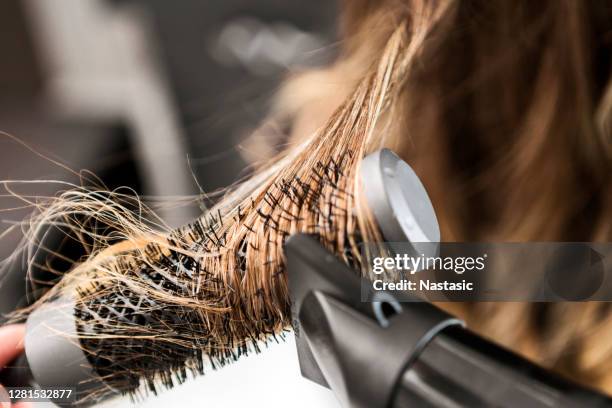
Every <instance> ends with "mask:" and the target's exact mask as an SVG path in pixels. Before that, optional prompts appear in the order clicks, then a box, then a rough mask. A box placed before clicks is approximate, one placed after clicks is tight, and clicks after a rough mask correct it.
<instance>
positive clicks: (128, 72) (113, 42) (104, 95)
mask: <svg viewBox="0 0 612 408" xmlns="http://www.w3.org/2000/svg"><path fill="white" fill-rule="evenodd" d="M26 5H27V11H28V15H29V20H30V23H31V25H32V32H33V34H34V39H35V44H36V48H37V51H38V54H39V56H40V58H42V59H43V61H44V62H45V64H44V65H45V67H47V71H48V72H47V73H46V74H47V76H48V77H49V80H48V82H47V83H48V89H46V97H47V99H48V100H49V102H50V103H49V106H50V108H52V109H53V110H54V113H55V114H56V115H58V116H60V117H64V118H66V119H72V120H98V121H114V122H120V123H124V124H126V125H127V126H128V129H129V130H130V135H132V136H133V140H132V142H133V144H134V146H135V147H136V151H137V153H138V155H139V157H138V163H137V164H138V165H139V166H140V169H139V170H141V172H142V174H143V175H145V176H146V177H144V180H143V181H144V182H145V193H146V194H148V195H152V196H157V197H164V198H165V197H173V196H184V195H189V194H193V193H194V191H193V188H192V186H191V182H192V178H191V175H190V173H189V170H188V166H187V154H186V148H185V142H184V135H183V130H182V129H181V126H180V125H179V123H178V120H177V113H176V111H175V107H174V103H173V101H172V97H171V95H170V92H169V86H168V84H167V83H166V80H165V78H164V75H162V70H161V67H160V64H159V63H158V60H157V58H156V49H155V41H154V38H153V36H152V35H151V29H150V28H149V26H148V19H147V18H146V17H147V16H146V14H145V13H144V12H143V10H142V9H140V8H137V7H113V6H112V5H111V4H110V3H109V2H108V1H102V0H89V1H82V0H56V1H47V0H27V2H26ZM165 211H166V213H164V212H163V211H162V214H161V215H162V216H164V218H166V220H168V219H169V218H170V223H171V224H175V226H176V225H180V224H182V223H184V222H186V221H188V220H189V219H191V218H193V217H195V216H196V215H197V214H185V213H184V212H185V211H184V209H183V210H182V211H183V214H180V213H178V212H177V211H174V212H173V213H172V214H170V213H169V212H168V211H169V210H168V209H166V210H165ZM174 218H177V219H176V220H174ZM172 221H174V222H172Z"/></svg>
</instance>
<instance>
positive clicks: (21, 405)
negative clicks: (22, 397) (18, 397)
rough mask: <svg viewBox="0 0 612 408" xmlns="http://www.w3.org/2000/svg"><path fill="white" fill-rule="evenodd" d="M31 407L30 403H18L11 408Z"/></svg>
mask: <svg viewBox="0 0 612 408" xmlns="http://www.w3.org/2000/svg"><path fill="white" fill-rule="evenodd" d="M32 407H33V404H32V403H31V402H18V403H16V404H13V406H12V407H11V408H32ZM2 408H4V407H2Z"/></svg>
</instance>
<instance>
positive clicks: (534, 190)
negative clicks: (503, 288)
mask: <svg viewBox="0 0 612 408" xmlns="http://www.w3.org/2000/svg"><path fill="white" fill-rule="evenodd" d="M343 5H344V8H343V17H344V20H343V33H344V41H343V46H344V53H343V54H342V56H341V58H340V60H339V61H338V62H337V63H336V64H335V65H334V66H332V67H330V68H327V69H325V70H322V71H320V72H318V73H317V74H313V73H306V74H305V75H304V76H303V77H296V78H294V79H293V83H292V82H290V83H289V84H288V85H287V87H286V89H287V90H288V92H286V93H285V94H283V96H284V97H285V98H287V99H290V103H289V104H287V105H288V106H290V107H291V111H290V112H289V115H293V117H294V120H295V122H297V123H298V127H297V128H296V134H295V135H294V137H296V138H298V139H299V138H301V137H302V135H301V133H302V132H303V130H302V129H303V128H306V129H308V127H309V126H310V127H315V126H316V124H313V123H312V121H313V118H316V114H313V113H312V111H311V106H313V105H314V106H315V109H316V110H317V111H318V112H320V111H321V110H322V108H321V106H322V104H325V101H332V102H331V103H330V102H327V104H328V106H329V109H333V103H334V101H336V100H337V99H338V98H337V97H336V96H335V95H337V93H338V85H337V84H338V83H343V84H350V82H349V81H347V80H346V78H349V79H350V78H356V80H358V78H359V76H360V69H362V67H366V66H368V62H369V61H375V60H376V59H378V58H379V57H380V56H379V52H380V50H381V49H382V48H381V44H384V43H385V41H386V39H387V38H388V37H389V35H390V34H389V33H390V32H392V31H393V29H394V27H397V26H398V25H399V24H402V23H404V22H407V21H408V22H409V21H411V19H412V18H414V15H417V14H423V10H427V9H441V8H444V14H443V16H442V17H441V18H440V21H439V22H438V23H437V24H436V26H435V29H434V30H433V31H432V32H431V33H430V35H429V36H428V37H427V39H426V40H425V41H423V42H422V43H421V44H420V47H421V49H420V51H419V54H418V56H417V57H416V58H414V59H412V60H411V61H410V63H411V64H412V65H413V67H412V69H410V70H407V72H406V77H405V78H404V79H403V81H404V87H403V89H402V91H401V95H400V97H398V98H397V99H396V102H395V105H394V106H393V107H392V109H391V114H392V115H393V119H391V120H390V122H392V123H393V124H394V125H393V126H392V127H391V128H388V129H386V131H387V132H391V133H390V134H387V135H386V137H387V142H386V144H387V145H388V146H389V147H392V148H394V149H395V150H396V152H398V154H400V155H401V156H402V157H403V158H404V159H406V160H407V161H409V162H410V163H411V164H412V165H413V167H414V168H415V169H416V171H417V173H418V174H419V176H420V177H421V178H422V180H423V181H424V184H425V185H426V187H427V189H428V191H429V193H430V196H431V198H432V201H433V204H434V207H435V209H436V212H437V215H438V217H439V221H440V224H441V229H442V239H443V240H445V241H493V242H521V241H604V242H605V241H609V240H610V238H612V177H611V176H612V129H611V125H610V124H611V121H612V78H611V76H610V74H611V68H612V66H611V65H610V63H611V60H610V56H611V55H612V5H611V4H610V3H609V2H605V1H592V2H581V1H571V0H568V1H557V0H553V1H536V2H534V1H505V0H494V1H491V0H482V1H479V0H475V1H474V0H472V1H461V2H459V1H457V2H455V1H428V0H384V1H373V0H360V1H346V2H344V3H343ZM415 28H416V27H414V25H410V23H409V25H408V33H409V34H408V35H409V36H410V35H414V30H415ZM329 84H333V85H329ZM347 88H350V86H349V85H347ZM300 89H308V90H309V91H308V93H307V95H308V99H306V100H304V101H303V103H300V101H299V98H300ZM312 89H317V90H319V92H320V94H319V95H318V97H315V96H313V95H312ZM289 91H290V92H289ZM313 101H316V102H319V103H313ZM286 114H287V113H286ZM364 114H365V113H364ZM302 116H304V117H307V118H308V120H309V121H311V123H310V124H309V126H304V125H303V121H302V120H301V119H300V117H302ZM314 120H316V119H314ZM315 123H316V122H315ZM443 306H446V307H447V308H449V309H451V310H453V311H454V312H455V313H457V314H459V315H461V316H462V317H464V318H465V319H467V321H468V324H469V326H471V327H472V328H473V329H475V330H477V331H478V332H480V333H481V334H483V335H485V336H488V337H490V338H492V339H494V340H495V341H497V342H500V343H501V344H504V345H506V346H507V347H509V348H511V349H514V350H515V351H518V352H519V353H522V354H523V355H525V356H527V357H529V358H530V359H532V360H534V361H536V362H538V363H540V364H542V365H544V366H547V367H550V368H552V369H554V370H556V371H559V372H562V373H565V374H567V375H570V376H572V377H573V378H575V379H576V380H578V381H582V382H584V383H587V384H590V385H592V386H598V387H599V388H601V389H603V390H606V391H607V392H612V342H611V341H610V339H609V336H610V335H611V334H612V319H610V316H609V312H610V305H609V304H608V303H589V302H585V303H532V304H527V303H490V304H488V303H474V304H464V305H458V304H454V305H450V304H449V305H443Z"/></svg>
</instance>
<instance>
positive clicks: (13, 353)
mask: <svg viewBox="0 0 612 408" xmlns="http://www.w3.org/2000/svg"><path fill="white" fill-rule="evenodd" d="M24 336H25V326H24V325H23V324H12V325H8V326H4V327H0V370H1V369H2V368H3V367H4V366H6V365H7V364H9V363H10V362H11V361H13V360H14V359H15V358H16V357H17V356H18V355H19V354H21V353H22V352H23V338H24ZM7 401H10V400H9V398H8V394H7V392H6V390H5V389H4V387H2V384H0V408H31V407H32V405H31V404H30V403H29V402H19V403H17V404H12V405H11V403H10V402H7Z"/></svg>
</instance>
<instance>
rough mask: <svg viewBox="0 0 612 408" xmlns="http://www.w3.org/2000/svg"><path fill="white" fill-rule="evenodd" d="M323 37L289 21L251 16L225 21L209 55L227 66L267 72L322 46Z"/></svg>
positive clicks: (299, 60) (299, 61) (301, 59)
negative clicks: (269, 20) (265, 21)
mask: <svg viewBox="0 0 612 408" xmlns="http://www.w3.org/2000/svg"><path fill="white" fill-rule="evenodd" d="M324 44H325V42H324V40H323V38H321V37H320V36H319V35H316V34H314V33H309V32H306V31H302V30H300V29H299V28H297V27H296V26H295V25H293V24H291V23H288V22H276V23H272V24H266V23H264V22H262V21H260V20H258V19H255V18H252V17H239V18H235V19H232V20H230V21H228V22H227V23H226V24H225V25H224V26H223V27H222V28H221V30H220V32H219V35H218V36H217V37H216V39H215V42H214V43H213V44H212V45H211V46H210V52H211V54H212V56H213V57H214V58H215V59H216V60H217V61H218V62H220V63H221V64H223V65H226V66H230V67H233V66H241V67H243V68H244V69H246V70H248V71H249V72H250V73H251V74H253V75H269V74H271V73H274V72H277V71H279V70H283V69H286V68H288V67H290V66H294V65H301V64H302V63H304V62H305V61H304V58H308V57H309V56H310V55H311V54H312V53H314V52H316V51H318V50H319V49H321V48H323V46H324Z"/></svg>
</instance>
